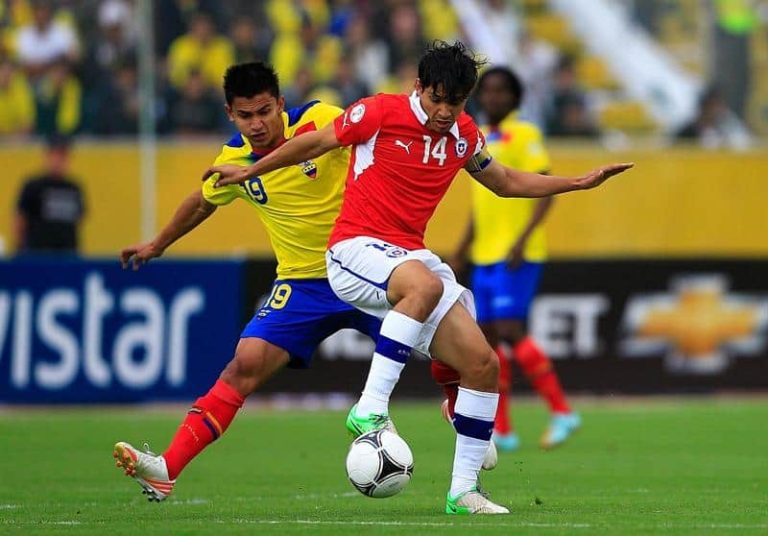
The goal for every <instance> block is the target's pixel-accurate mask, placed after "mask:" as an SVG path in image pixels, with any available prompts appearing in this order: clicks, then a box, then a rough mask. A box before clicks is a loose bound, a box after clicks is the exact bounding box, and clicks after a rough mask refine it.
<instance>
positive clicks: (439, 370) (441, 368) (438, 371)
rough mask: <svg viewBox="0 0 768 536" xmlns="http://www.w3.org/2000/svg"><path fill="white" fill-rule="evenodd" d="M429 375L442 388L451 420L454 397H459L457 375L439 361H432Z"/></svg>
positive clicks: (458, 379) (452, 369)
mask: <svg viewBox="0 0 768 536" xmlns="http://www.w3.org/2000/svg"><path fill="white" fill-rule="evenodd" d="M429 370H430V373H431V374H432V378H433V379H434V380H435V383H437V384H438V385H440V386H442V387H443V392H444V393H445V397H446V398H447V399H448V415H449V416H450V418H453V409H454V408H455V407H456V397H458V396H459V381H460V380H461V378H460V377H459V373H458V372H456V370H455V369H454V368H452V367H449V366H448V365H446V364H445V363H443V362H441V361H437V360H435V359H433V360H432V363H431V365H430V369H429Z"/></svg>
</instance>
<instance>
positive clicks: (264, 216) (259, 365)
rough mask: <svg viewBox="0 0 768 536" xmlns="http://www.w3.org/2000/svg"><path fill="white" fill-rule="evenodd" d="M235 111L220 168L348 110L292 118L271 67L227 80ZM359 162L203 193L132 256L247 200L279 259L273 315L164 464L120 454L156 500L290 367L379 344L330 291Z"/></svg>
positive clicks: (252, 333)
mask: <svg viewBox="0 0 768 536" xmlns="http://www.w3.org/2000/svg"><path fill="white" fill-rule="evenodd" d="M224 93H225V97H226V111H227V114H228V115H229V118H230V120H231V121H232V122H233V123H234V124H235V126H236V127H237V129H238V131H239V133H238V134H237V135H235V136H234V137H233V138H232V139H231V140H229V141H228V142H227V143H226V145H224V147H223V149H222V151H221V154H220V155H219V157H218V158H217V159H216V161H215V163H216V164H237V165H247V164H252V163H254V162H256V161H258V160H259V159H260V158H261V157H262V156H264V155H266V154H267V153H269V152H270V151H271V150H273V149H274V148H275V147H278V146H280V145H282V144H283V143H284V142H285V141H286V140H287V139H290V138H293V137H296V136H300V135H302V134H303V133H306V132H310V131H313V130H317V129H321V128H323V127H325V126H326V125H328V124H329V123H331V122H332V121H333V120H334V119H335V118H336V117H338V116H339V115H341V113H342V110H340V109H339V108H336V107H334V106H328V105H326V104H323V103H320V102H318V101H313V102H310V103H308V104H306V105H304V106H302V107H299V108H294V109H291V110H284V109H283V108H284V99H283V97H282V96H281V95H280V90H279V85H278V79H277V76H276V74H275V72H274V70H273V69H272V68H271V67H269V66H268V65H265V64H264V63H261V62H254V63H244V64H240V65H235V66H233V67H230V68H229V69H228V70H227V72H226V75H225V76H224ZM348 163H349V152H348V149H346V148H338V149H335V150H333V151H329V152H328V153H326V154H324V155H322V156H318V157H317V158H314V159H312V160H307V161H304V162H302V163H300V164H299V165H294V166H287V167H285V168H282V169H278V170H275V171H270V172H268V173H264V174H262V175H261V176H257V177H253V178H251V179H250V180H248V181H247V182H245V183H244V184H242V185H240V184H238V185H232V186H227V187H224V188H214V187H213V185H214V183H215V182H216V180H217V177H213V178H211V179H209V180H207V181H206V182H204V183H203V186H202V188H201V189H197V190H196V191H195V192H193V193H192V194H191V195H189V196H188V197H187V198H186V199H185V200H184V201H183V202H182V203H181V205H180V206H179V208H178V209H177V211H176V214H175V215H174V216H173V219H172V220H171V221H170V222H169V223H168V224H167V225H166V226H165V227H164V228H163V229H162V230H161V231H160V233H159V234H158V235H157V236H156V237H155V238H154V240H152V241H150V242H148V243H146V244H138V245H135V246H131V247H128V248H125V249H124V250H123V251H122V253H121V254H120V258H121V261H122V263H123V267H127V266H128V265H129V264H132V265H133V268H134V269H137V268H139V267H140V266H141V265H142V264H144V263H146V262H148V261H149V260H150V259H153V258H155V257H159V256H161V255H162V254H163V252H164V251H165V250H166V249H167V248H168V247H169V246H170V245H171V244H173V243H174V242H175V241H176V240H178V239H179V238H181V237H182V236H184V235H185V234H186V233H188V232H190V231H191V230H192V229H194V228H195V227H197V226H198V225H200V224H201V223H202V222H203V221H204V220H205V219H206V218H208V216H210V215H211V214H213V212H214V211H215V210H216V207H218V206H220V205H226V204H229V203H231V202H232V201H234V200H236V199H240V200H242V201H244V202H246V203H248V204H249V205H251V206H252V207H253V208H254V209H255V210H256V212H257V213H258V215H259V217H260V218H261V221H262V222H263V224H264V226H265V227H266V228H267V231H268V233H269V236H270V240H271V242H272V247H273V249H274V251H275V255H276V256H277V261H278V266H277V279H276V280H275V283H274V286H273V288H272V293H271V295H270V297H269V298H268V300H267V302H266V303H265V304H264V306H263V307H262V308H261V309H260V310H259V311H257V313H256V315H255V316H254V317H253V319H252V320H251V321H250V323H249V324H248V325H247V326H246V327H245V329H244V330H243V332H242V335H241V338H240V342H239V343H238V345H237V349H236V350H235V356H234V358H233V359H232V361H230V362H229V364H228V365H227V366H226V368H225V369H224V371H223V372H222V373H221V376H220V377H219V379H218V381H216V383H215V384H214V385H213V387H212V388H211V390H210V391H209V392H208V393H207V394H206V395H205V396H202V397H200V398H198V399H197V401H196V402H195V403H194V405H193V406H192V408H191V409H190V411H189V413H188V414H187V416H186V418H185V419H184V421H183V422H182V423H181V426H180V427H179V429H178V431H177V432H176V435H175V436H174V438H173V440H172V441H171V444H170V446H169V447H168V449H167V450H166V451H165V452H164V453H163V454H162V455H161V456H158V455H154V454H152V453H150V452H147V451H142V450H140V449H137V448H135V447H133V446H132V445H130V444H129V443H125V442H119V443H117V444H116V445H115V450H114V456H115V458H116V459H117V465H118V467H122V468H123V469H124V470H125V473H126V474H127V475H129V476H132V477H133V478H134V479H136V481H137V482H138V483H139V484H140V485H141V487H142V488H143V489H144V493H145V494H147V495H148V497H149V499H150V500H156V501H161V500H164V499H165V498H166V497H167V496H168V495H169V494H170V493H171V491H172V490H173V487H174V484H175V482H176V478H177V476H178V475H179V473H180V472H181V471H182V469H183V468H184V467H185V466H186V465H187V463H189V462H190V461H191V460H192V458H194V457H195V456H197V455H198V454H199V453H200V452H201V451H202V450H203V449H204V448H205V447H206V446H207V445H208V444H210V443H211V442H213V441H214V440H216V439H217V438H218V437H219V436H220V435H221V434H223V433H224V431H225V430H226V429H227V427H228V426H229V424H230V423H231V422H232V420H233V419H234V417H235V414H236V413H237V411H238V410H239V409H240V407H241V406H242V405H243V402H244V401H245V398H246V397H247V396H248V395H249V394H251V393H252V392H254V391H255V390H256V389H257V388H258V387H259V386H260V385H262V384H263V383H264V382H265V381H266V380H267V379H269V377H270V376H272V375H273V374H274V373H275V372H277V371H278V370H279V369H281V368H282V367H284V366H286V365H287V366H292V367H306V366H308V365H309V360H310V358H311V357H312V353H313V352H314V350H315V348H316V346H317V345H318V344H319V343H320V342H321V341H322V340H323V339H325V338H326V337H327V336H328V335H330V334H332V333H334V332H335V331H338V330H340V329H342V328H354V329H357V330H359V331H361V332H363V333H365V334H367V335H370V336H371V337H372V338H373V339H376V338H377V336H378V332H379V328H380V326H381V321H380V320H378V319H377V318H374V317H373V316H369V315H367V314H365V313H362V312H361V311H359V310H357V309H355V308H354V307H352V306H351V305H348V304H346V303H344V302H343V301H341V300H340V299H339V298H337V297H336V295H335V294H334V293H333V291H332V290H331V287H330V285H329V284H328V279H327V275H326V268H325V250H326V243H327V241H328V235H329V234H330V232H331V228H332V227H333V222H334V220H335V218H336V216H337V214H338V212H339V207H340V205H341V199H342V193H343V190H344V177H345V175H346V170H347V165H348Z"/></svg>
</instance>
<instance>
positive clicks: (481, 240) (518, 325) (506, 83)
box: [432, 67, 580, 451]
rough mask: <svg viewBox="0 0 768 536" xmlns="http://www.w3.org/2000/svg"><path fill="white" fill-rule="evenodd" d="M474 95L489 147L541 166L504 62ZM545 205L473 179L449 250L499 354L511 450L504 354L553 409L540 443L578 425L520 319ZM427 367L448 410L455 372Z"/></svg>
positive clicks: (503, 441)
mask: <svg viewBox="0 0 768 536" xmlns="http://www.w3.org/2000/svg"><path fill="white" fill-rule="evenodd" d="M477 96H478V100H479V103H480V107H481V109H482V111H483V114H484V115H485V116H486V118H487V120H488V125H487V126H486V127H484V128H483V131H484V134H485V136H486V142H487V144H488V150H489V152H490V153H491V155H492V156H493V157H494V158H495V159H497V160H498V161H499V162H501V163H502V164H505V165H507V166H510V167H512V168H515V169H519V170H522V171H531V172H536V173H543V174H544V173H547V172H548V171H549V167H550V166H549V156H548V155H547V151H546V149H545V148H544V145H543V143H542V136H541V132H540V131H539V129H538V128H537V127H536V126H535V125H533V124H532V123H528V122H525V121H521V120H520V119H518V118H517V117H516V111H517V109H518V107H519V105H520V102H521V100H522V96H523V86H522V84H521V83H520V80H519V79H518V78H517V76H516V75H515V74H514V73H513V72H512V71H510V70H509V69H507V68H503V67H494V68H491V69H489V70H487V71H486V72H485V73H483V75H482V76H481V77H480V79H479V81H478V85H477ZM551 206H552V198H551V197H545V198H542V199H503V198H500V197H497V196H496V195H494V194H493V193H492V192H491V191H490V190H487V189H486V188H483V187H482V185H480V184H479V183H477V182H473V183H472V220H471V221H470V224H469V227H468V229H467V233H466V235H465V237H464V239H463V240H462V242H461V244H460V246H459V248H458V251H457V253H456V255H455V258H454V263H453V264H454V266H455V267H457V268H461V267H462V266H463V265H465V264H466V260H467V257H469V259H470V260H471V261H472V264H473V265H474V270H473V273H472V291H473V292H474V295H475V304H476V307H477V321H478V323H479V324H480V327H481V328H482V330H483V332H484V333H485V335H486V337H487V339H488V342H489V343H490V344H491V346H493V347H494V348H496V352H497V354H498V356H499V365H500V367H499V404H498V406H497V411H496V419H495V423H494V434H493V440H494V442H495V443H496V446H497V447H498V448H499V450H506V451H511V450H515V449H516V448H517V447H518V446H519V443H520V441H519V438H518V436H517V434H516V433H515V432H514V430H513V428H512V425H511V422H510V418H509V400H508V393H509V389H510V386H511V379H512V377H511V368H510V364H509V361H510V359H514V361H515V362H516V363H517V364H518V365H519V367H520V368H521V369H522V371H523V374H525V376H526V377H527V378H528V380H529V381H530V382H531V384H532V385H533V387H534V388H535V389H536V391H537V392H538V393H539V394H540V395H541V396H542V397H543V398H544V399H545V400H546V401H547V403H548V404H549V408H550V410H551V412H552V419H551V421H550V425H549V426H548V428H547V430H546V431H545V432H544V435H543V436H542V438H541V446H542V447H544V448H551V447H554V446H556V445H558V444H560V443H562V442H563V441H565V440H566V439H567V438H568V437H569V436H570V435H571V433H572V432H573V431H574V430H576V428H578V427H579V425H580V418H579V416H578V415H577V414H576V413H574V412H573V411H572V410H571V407H570V406H569V404H568V401H567V400H566V398H565V395H564V393H563V390H562V388H561V386H560V382H559V380H558V378H557V375H556V373H555V371H554V368H553V366H552V362H551V361H550V359H549V357H548V356H547V355H546V354H545V353H544V352H543V351H542V350H541V348H539V346H538V345H537V344H536V343H535V342H534V340H533V339H532V338H531V337H530V336H529V335H528V334H527V332H526V326H525V320H526V318H527V316H528V310H529V308H530V305H531V301H532V300H533V297H534V295H535V293H536V288H537V286H538V282H539V277H540V275H541V270H542V265H543V263H544V261H545V260H546V244H545V238H544V230H543V228H542V227H541V222H542V221H543V220H544V217H545V216H546V214H547V212H548V211H549V209H550V207H551ZM507 345H509V346H507ZM510 346H511V349H512V355H511V356H510V355H508V351H509V347H510ZM432 375H433V377H434V378H435V380H436V381H437V382H438V383H440V384H442V385H444V386H445V391H446V394H447V395H448V402H447V404H446V411H449V412H451V413H452V409H453V408H452V404H453V400H454V397H455V394H454V393H455V391H456V387H455V385H457V384H458V379H459V378H458V375H457V374H456V372H455V371H453V370H452V369H450V368H448V367H446V366H445V365H443V364H441V363H440V362H439V361H433V362H432Z"/></svg>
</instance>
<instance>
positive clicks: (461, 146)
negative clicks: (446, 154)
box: [456, 138, 469, 158]
mask: <svg viewBox="0 0 768 536" xmlns="http://www.w3.org/2000/svg"><path fill="white" fill-rule="evenodd" d="M467 148H469V144H468V143H467V140H466V139H464V138H459V139H458V140H456V156H458V157H459V158H462V157H463V156H464V155H465V154H467Z"/></svg>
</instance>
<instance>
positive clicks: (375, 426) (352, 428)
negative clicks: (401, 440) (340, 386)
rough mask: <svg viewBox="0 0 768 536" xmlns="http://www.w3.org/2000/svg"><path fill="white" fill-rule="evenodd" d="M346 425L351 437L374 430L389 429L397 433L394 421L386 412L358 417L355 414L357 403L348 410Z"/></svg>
mask: <svg viewBox="0 0 768 536" xmlns="http://www.w3.org/2000/svg"><path fill="white" fill-rule="evenodd" d="M346 425H347V430H349V433H350V434H352V437H360V436H361V435H363V434H365V433H368V432H372V431H374V430H389V431H390V432H392V433H395V434H396V433H397V428H395V423H393V422H392V419H390V418H389V415H387V414H386V413H371V414H369V415H367V416H366V417H359V416H358V415H357V404H355V405H354V406H352V409H350V410H349V414H348V415H347V422H346Z"/></svg>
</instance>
